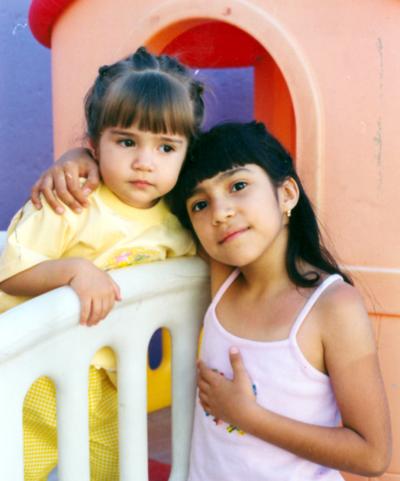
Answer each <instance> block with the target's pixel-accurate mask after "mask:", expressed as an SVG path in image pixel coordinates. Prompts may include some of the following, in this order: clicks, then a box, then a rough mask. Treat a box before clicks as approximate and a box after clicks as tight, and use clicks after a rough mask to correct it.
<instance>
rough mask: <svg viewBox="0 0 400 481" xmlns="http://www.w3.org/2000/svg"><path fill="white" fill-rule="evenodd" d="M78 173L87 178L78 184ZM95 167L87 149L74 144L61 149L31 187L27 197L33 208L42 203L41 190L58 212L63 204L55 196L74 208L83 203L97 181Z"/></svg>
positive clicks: (79, 209) (61, 211)
mask: <svg viewBox="0 0 400 481" xmlns="http://www.w3.org/2000/svg"><path fill="white" fill-rule="evenodd" d="M80 177H85V178H87V180H86V182H84V183H83V184H82V185H81V182H80V180H79V179H80ZM99 181H100V176H99V168H98V165H97V163H96V162H95V160H94V159H93V157H92V154H91V152H90V150H89V149H86V148H83V147H78V148H75V149H71V150H68V151H67V152H65V153H64V154H63V155H62V156H61V157H60V158H59V159H58V160H57V161H56V162H55V163H54V164H53V165H52V166H51V167H49V169H48V170H46V172H44V173H43V174H42V175H41V176H40V178H39V180H38V181H37V182H36V183H35V185H34V186H33V188H32V194H31V200H32V203H33V204H34V205H35V207H36V208H37V209H40V208H41V207H42V203H41V200H40V194H43V195H44V197H45V199H46V200H47V202H48V203H49V205H50V207H51V208H52V209H53V210H54V211H55V212H57V213H58V214H62V213H63V212H64V207H63V206H62V204H61V203H60V202H59V199H60V200H62V201H63V202H64V204H66V205H68V206H69V207H70V208H71V209H72V210H74V211H75V212H78V213H79V212H80V211H81V210H82V207H86V206H87V196H88V195H89V194H90V192H92V191H93V190H94V189H95V188H96V187H97V186H98V184H99Z"/></svg>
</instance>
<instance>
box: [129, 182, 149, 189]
mask: <svg viewBox="0 0 400 481" xmlns="http://www.w3.org/2000/svg"><path fill="white" fill-rule="evenodd" d="M129 183H130V184H131V185H133V187H135V188H136V189H147V188H148V187H151V185H152V184H151V183H150V182H147V180H133V181H131V182H129Z"/></svg>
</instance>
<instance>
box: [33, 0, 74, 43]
mask: <svg viewBox="0 0 400 481" xmlns="http://www.w3.org/2000/svg"><path fill="white" fill-rule="evenodd" d="M73 1H74V0H32V2H31V6H30V9H29V26H30V29H31V31H32V33H33V35H34V37H35V38H36V40H37V41H38V42H40V43H41V44H42V45H44V46H45V47H47V48H51V31H52V29H53V25H54V24H55V23H56V21H57V19H58V17H59V16H60V15H61V14H62V12H63V11H64V10H65V8H66V7H67V6H68V5H69V4H70V3H72V2H73Z"/></svg>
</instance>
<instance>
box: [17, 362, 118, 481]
mask: <svg viewBox="0 0 400 481" xmlns="http://www.w3.org/2000/svg"><path fill="white" fill-rule="evenodd" d="M23 419H24V457H25V481H47V477H48V475H49V473H50V472H51V471H52V469H53V468H54V467H55V466H56V465H57V426H56V392H55V387H54V385H53V383H52V382H51V381H50V380H49V379H48V378H45V377H42V378H40V379H38V380H37V381H36V382H35V383H34V384H33V385H32V386H31V388H30V390H29V391H28V393H27V395H26V398H25V403H24V413H23ZM89 433H90V473H91V475H90V479H91V481H118V479H119V475H118V400H117V390H116V388H115V387H114V385H113V384H112V382H111V381H110V379H109V378H108V376H107V374H106V372H105V371H104V370H103V369H96V368H95V367H93V366H90V371H89Z"/></svg>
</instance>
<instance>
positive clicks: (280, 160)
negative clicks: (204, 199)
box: [169, 122, 352, 287]
mask: <svg viewBox="0 0 400 481" xmlns="http://www.w3.org/2000/svg"><path fill="white" fill-rule="evenodd" d="M246 164H256V165H258V166H259V167H261V168H262V169H263V170H264V171H265V172H266V173H267V175H268V176H269V178H270V179H271V182H272V184H273V185H274V187H275V188H277V187H279V186H280V185H281V184H282V183H283V182H284V181H285V180H286V179H288V178H290V177H291V178H293V179H294V180H295V181H296V183H297V185H298V188H299V193H300V195H299V201H298V203H297V205H296V207H295V208H294V209H293V210H292V214H291V217H290V219H289V224H288V229H289V232H288V234H289V235H288V245H287V251H286V269H287V272H288V275H289V277H290V279H291V280H292V282H293V283H294V284H296V285H298V286H302V287H311V286H315V285H317V284H318V283H319V282H320V274H319V271H323V272H326V273H328V274H334V273H338V274H340V275H341V276H343V278H344V279H345V280H346V281H347V282H348V283H350V284H351V283H352V282H351V279H350V278H349V277H348V276H347V275H346V274H345V273H343V272H342V271H341V270H340V268H339V266H338V264H337V263H336V261H335V259H334V258H333V256H332V255H331V254H330V253H329V251H328V250H327V248H326V247H325V246H324V244H323V241H322V238H321V234H320V230H319V228H318V223H317V220H316V217H315V213H314V211H313V208H312V206H311V202H310V200H309V199H308V197H307V195H306V193H305V191H304V189H303V186H302V184H301V182H300V179H299V177H298V175H297V173H296V170H295V168H294V165H293V160H292V158H291V156H290V154H289V153H288V152H287V151H286V150H285V149H284V147H283V146H282V145H281V144H280V143H279V141H278V140H277V139H276V138H275V137H274V136H273V135H271V134H270V133H269V132H268V130H267V129H266V128H265V125H264V124H263V123H261V122H250V123H246V124H241V123H226V124H221V125H218V126H216V127H214V128H212V129H211V130H210V131H209V132H207V133H204V134H202V135H200V137H199V138H198V139H197V140H196V141H195V142H194V143H193V145H192V147H191V150H190V152H189V153H188V158H187V161H186V162H185V165H184V167H183V169H182V171H181V174H180V177H179V180H178V183H177V185H176V187H175V189H174V190H173V192H172V193H171V194H170V196H169V200H170V204H171V208H172V210H173V212H174V213H175V215H176V216H177V217H178V218H179V219H180V221H181V222H182V224H183V225H184V226H185V227H187V228H189V229H191V230H192V231H193V228H192V225H191V222H190V219H189V215H188V213H187V210H186V201H187V199H188V198H189V197H190V196H191V194H192V192H193V190H194V188H195V187H196V186H197V184H198V183H200V182H202V181H203V180H205V179H210V178H211V177H214V176H215V175H217V174H219V173H220V172H225V171H227V170H230V169H232V168H234V167H237V166H243V165H246ZM260 208H262V206H260ZM299 261H304V262H306V263H307V264H309V265H311V266H312V267H313V269H312V270H311V271H310V272H305V273H302V272H301V271H300V269H299Z"/></svg>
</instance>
